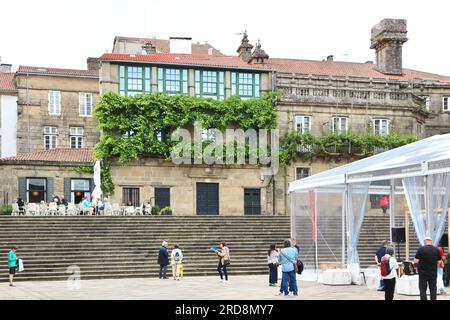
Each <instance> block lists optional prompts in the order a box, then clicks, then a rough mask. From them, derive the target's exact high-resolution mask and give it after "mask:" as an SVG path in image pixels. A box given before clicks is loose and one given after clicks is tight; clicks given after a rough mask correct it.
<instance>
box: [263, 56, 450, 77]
mask: <svg viewBox="0 0 450 320" xmlns="http://www.w3.org/2000/svg"><path fill="white" fill-rule="evenodd" d="M267 66H268V67H270V68H273V69H275V70H277V71H278V72H289V73H301V74H313V75H326V76H336V77H338V76H341V77H346V76H348V77H363V78H381V79H397V80H413V79H423V80H434V81H441V82H450V77H448V76H442V75H438V74H433V73H428V72H422V71H415V70H410V69H403V75H386V74H383V73H381V72H379V71H377V70H376V69H375V64H372V63H355V62H342V61H314V60H299V59H279V58H271V59H269V61H268V63H267Z"/></svg>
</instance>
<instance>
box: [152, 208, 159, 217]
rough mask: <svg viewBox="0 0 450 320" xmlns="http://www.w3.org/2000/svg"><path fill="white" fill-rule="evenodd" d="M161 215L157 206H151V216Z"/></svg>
mask: <svg viewBox="0 0 450 320" xmlns="http://www.w3.org/2000/svg"><path fill="white" fill-rule="evenodd" d="M160 213H161V208H160V207H159V206H153V207H152V215H153V216H157V215H159V214H160Z"/></svg>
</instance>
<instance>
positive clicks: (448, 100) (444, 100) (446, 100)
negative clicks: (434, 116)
mask: <svg viewBox="0 0 450 320" xmlns="http://www.w3.org/2000/svg"><path fill="white" fill-rule="evenodd" d="M446 105H447V108H446ZM442 111H444V112H450V96H444V97H442Z"/></svg>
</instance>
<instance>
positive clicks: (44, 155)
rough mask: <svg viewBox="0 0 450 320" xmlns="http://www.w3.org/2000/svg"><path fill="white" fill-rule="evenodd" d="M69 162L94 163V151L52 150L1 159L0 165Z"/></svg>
mask: <svg viewBox="0 0 450 320" xmlns="http://www.w3.org/2000/svg"><path fill="white" fill-rule="evenodd" d="M33 161H43V162H57V163H61V162H69V163H84V164H92V163H94V155H93V151H92V149H86V148H84V149H52V150H46V151H38V152H31V153H22V154H18V155H17V156H15V157H7V158H1V159H0V163H6V162H33Z"/></svg>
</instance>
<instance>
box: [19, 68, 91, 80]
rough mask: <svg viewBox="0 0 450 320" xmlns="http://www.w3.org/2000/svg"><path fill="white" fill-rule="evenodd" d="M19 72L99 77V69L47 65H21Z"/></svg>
mask: <svg viewBox="0 0 450 320" xmlns="http://www.w3.org/2000/svg"><path fill="white" fill-rule="evenodd" d="M17 73H30V74H44V75H54V76H68V77H86V78H98V77H99V72H98V70H78V69H60V68H45V67H30V66H20V67H19V70H17Z"/></svg>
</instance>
